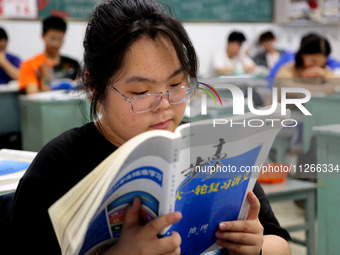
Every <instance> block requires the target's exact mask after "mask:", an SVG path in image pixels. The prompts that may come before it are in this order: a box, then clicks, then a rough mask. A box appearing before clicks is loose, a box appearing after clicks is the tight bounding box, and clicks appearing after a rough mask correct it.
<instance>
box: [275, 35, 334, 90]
mask: <svg viewBox="0 0 340 255" xmlns="http://www.w3.org/2000/svg"><path fill="white" fill-rule="evenodd" d="M330 53H331V46H330V44H329V42H328V40H327V39H326V38H323V37H321V36H320V37H319V36H316V37H315V36H311V37H308V38H307V39H306V38H305V39H304V40H303V43H302V44H301V47H300V49H299V50H298V52H297V53H296V54H295V61H294V62H290V63H288V64H285V65H284V66H282V67H281V68H280V69H279V71H278V73H277V75H276V79H275V85H276V86H278V87H279V88H280V87H282V86H284V87H299V88H306V89H308V90H309V91H310V92H325V93H334V92H335V90H334V89H335V85H338V83H337V81H338V79H336V80H335V82H332V81H334V79H330V78H338V76H336V75H335V74H334V73H333V72H332V70H331V69H330V68H329V67H327V65H326V63H327V58H328V56H329V54H330ZM291 96H294V95H291ZM296 96H298V95H296Z"/></svg>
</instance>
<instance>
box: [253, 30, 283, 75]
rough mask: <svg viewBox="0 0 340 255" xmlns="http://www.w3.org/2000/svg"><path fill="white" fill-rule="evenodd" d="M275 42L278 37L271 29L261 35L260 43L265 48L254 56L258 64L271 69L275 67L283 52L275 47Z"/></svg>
mask: <svg viewBox="0 0 340 255" xmlns="http://www.w3.org/2000/svg"><path fill="white" fill-rule="evenodd" d="M275 42H276V38H275V36H274V34H273V32H271V31H267V32H264V33H262V34H261V35H260V37H259V44H260V45H261V46H262V48H263V49H262V51H261V52H259V53H257V54H256V55H255V56H254V57H253V60H254V62H255V64H256V65H258V66H264V67H266V68H268V69H269V70H270V69H272V68H273V66H274V65H275V64H276V62H277V61H278V60H279V58H280V56H281V54H282V52H283V51H282V50H279V49H276V48H275Z"/></svg>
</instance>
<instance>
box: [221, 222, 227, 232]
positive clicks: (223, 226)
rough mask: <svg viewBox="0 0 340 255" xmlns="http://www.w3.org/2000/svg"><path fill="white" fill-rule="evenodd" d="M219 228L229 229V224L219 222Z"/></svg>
mask: <svg viewBox="0 0 340 255" xmlns="http://www.w3.org/2000/svg"><path fill="white" fill-rule="evenodd" d="M219 228H220V230H227V229H228V225H227V224H226V223H224V222H222V223H220V224H219Z"/></svg>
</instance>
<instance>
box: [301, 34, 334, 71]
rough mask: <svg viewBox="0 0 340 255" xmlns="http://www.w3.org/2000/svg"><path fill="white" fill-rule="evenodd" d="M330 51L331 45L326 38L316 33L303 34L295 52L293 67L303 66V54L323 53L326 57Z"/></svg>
mask: <svg viewBox="0 0 340 255" xmlns="http://www.w3.org/2000/svg"><path fill="white" fill-rule="evenodd" d="M330 53H331V46H330V44H329V42H328V40H327V39H326V38H323V37H321V36H318V35H316V34H311V35H309V36H305V37H304V38H303V40H302V41H301V46H300V49H299V50H298V52H297V53H296V54H295V67H296V68H299V67H303V59H302V55H303V54H323V55H324V56H325V57H328V56H329V54H330Z"/></svg>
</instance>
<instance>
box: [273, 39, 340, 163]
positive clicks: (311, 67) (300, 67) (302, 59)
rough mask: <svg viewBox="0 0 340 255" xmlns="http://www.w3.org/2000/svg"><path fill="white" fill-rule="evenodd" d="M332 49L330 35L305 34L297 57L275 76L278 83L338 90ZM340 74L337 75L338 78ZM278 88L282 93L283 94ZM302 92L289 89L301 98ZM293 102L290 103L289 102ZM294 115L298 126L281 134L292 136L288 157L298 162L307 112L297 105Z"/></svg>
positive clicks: (329, 91)
mask: <svg viewBox="0 0 340 255" xmlns="http://www.w3.org/2000/svg"><path fill="white" fill-rule="evenodd" d="M330 53H331V46H330V44H329V42H328V40H327V39H325V38H323V37H320V36H309V37H308V38H304V40H303V43H302V44H301V47H300V49H299V50H298V52H297V53H296V55H295V61H293V62H291V63H288V64H286V65H284V66H282V67H281V68H280V70H279V71H278V73H277V75H276V78H275V86H276V87H278V88H279V90H280V89H281V88H282V87H288V88H289V87H294V88H305V89H307V90H309V91H310V92H312V93H313V92H322V93H327V94H330V93H334V92H335V86H338V85H339V84H340V83H339V81H340V79H339V77H338V76H336V75H335V74H334V73H333V72H332V70H331V69H330V68H329V67H328V66H327V65H326V63H327V58H328V56H329V54H330ZM336 78H337V79H336ZM280 94H281V93H280V91H278V95H280ZM300 96H302V94H301V93H289V94H288V95H287V97H288V98H297V97H300ZM288 106H289V105H288ZM291 110H292V113H291V117H292V118H293V119H295V120H296V121H298V125H297V127H296V128H283V129H282V130H281V131H280V133H279V136H287V137H291V138H292V139H291V147H290V151H289V154H288V157H289V158H291V159H292V160H294V161H295V162H296V160H297V156H298V154H299V153H300V152H301V149H302V139H301V137H302V125H303V124H302V123H303V119H304V115H303V114H302V113H301V112H300V110H298V109H297V108H295V107H294V108H292V107H291Z"/></svg>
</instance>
